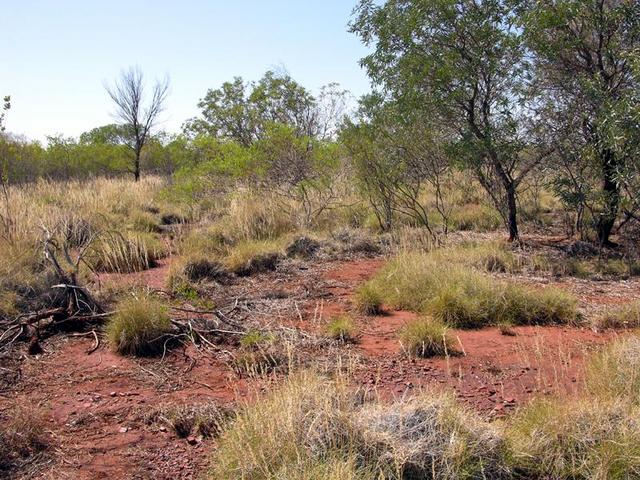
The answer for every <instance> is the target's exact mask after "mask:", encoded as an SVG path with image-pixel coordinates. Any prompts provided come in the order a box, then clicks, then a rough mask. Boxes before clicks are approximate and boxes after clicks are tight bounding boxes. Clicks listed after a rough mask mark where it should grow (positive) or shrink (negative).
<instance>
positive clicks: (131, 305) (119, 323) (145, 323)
mask: <svg viewBox="0 0 640 480" xmlns="http://www.w3.org/2000/svg"><path fill="white" fill-rule="evenodd" d="M106 331H107V336H108V338H109V341H110V343H111V345H112V347H113V348H114V350H116V351H117V352H118V353H120V354H122V355H151V354H155V353H158V352H160V351H162V349H163V347H164V344H165V342H164V340H165V338H164V337H165V335H167V334H168V333H170V332H171V320H170V319H169V315H168V313H167V309H166V307H165V306H164V305H163V304H162V303H161V302H160V301H159V300H157V299H155V298H153V297H152V296H150V295H147V294H141V295H138V296H133V297H129V298H126V299H124V300H121V301H120V302H118V304H117V306H116V313H115V314H114V315H113V316H112V317H111V318H110V319H109V322H108V324H107V327H106Z"/></svg>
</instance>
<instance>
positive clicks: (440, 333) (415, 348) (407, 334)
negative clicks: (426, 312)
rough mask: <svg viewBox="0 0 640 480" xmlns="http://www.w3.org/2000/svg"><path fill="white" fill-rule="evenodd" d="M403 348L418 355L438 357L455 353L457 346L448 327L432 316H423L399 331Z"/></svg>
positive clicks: (411, 353)
mask: <svg viewBox="0 0 640 480" xmlns="http://www.w3.org/2000/svg"><path fill="white" fill-rule="evenodd" d="M399 337H400V344H401V345H402V348H403V349H404V350H405V351H406V352H407V353H408V354H410V355H415V356H417V357H436V356H444V355H450V354H455V353H456V350H455V346H454V344H453V341H452V340H451V338H450V336H449V334H448V328H447V327H446V326H445V325H444V324H442V323H441V322H439V321H437V320H434V319H432V318H428V317H423V318H418V319H416V320H413V321H411V322H409V323H408V324H407V325H405V326H404V327H403V328H402V330H400V333H399Z"/></svg>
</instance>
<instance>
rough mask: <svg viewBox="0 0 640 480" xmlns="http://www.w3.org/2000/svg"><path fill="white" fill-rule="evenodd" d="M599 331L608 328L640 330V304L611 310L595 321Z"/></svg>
mask: <svg viewBox="0 0 640 480" xmlns="http://www.w3.org/2000/svg"><path fill="white" fill-rule="evenodd" d="M594 327H596V328H597V329H599V330H605V329H608V328H616V329H621V328H640V302H634V303H631V304H629V305H625V306H622V307H618V308H615V309H611V310H609V311H607V312H605V313H603V314H601V315H600V316H598V317H597V318H596V319H595V320H594Z"/></svg>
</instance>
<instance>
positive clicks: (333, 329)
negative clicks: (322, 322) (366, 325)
mask: <svg viewBox="0 0 640 480" xmlns="http://www.w3.org/2000/svg"><path fill="white" fill-rule="evenodd" d="M325 331H326V334H327V336H328V337H329V338H332V339H334V340H339V341H341V342H354V341H355V340H356V325H355V323H354V321H353V319H352V318H351V317H349V316H348V315H339V316H337V317H333V318H332V319H331V320H329V323H328V324H327V325H326V327H325Z"/></svg>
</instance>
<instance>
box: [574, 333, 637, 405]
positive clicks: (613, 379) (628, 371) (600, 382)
mask: <svg viewBox="0 0 640 480" xmlns="http://www.w3.org/2000/svg"><path fill="white" fill-rule="evenodd" d="M586 384H587V390H588V391H589V392H590V393H591V394H593V395H595V396H597V397H601V398H626V399H629V400H630V401H631V402H634V403H637V404H639V405H640V337H638V336H635V335H634V336H630V337H626V338H623V339H621V340H618V341H616V342H614V343H612V344H611V345H609V346H607V347H605V348H604V349H602V350H601V351H600V352H598V353H596V354H595V355H594V356H593V357H592V358H591V361H590V362H589V364H588V365H587V375H586Z"/></svg>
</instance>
